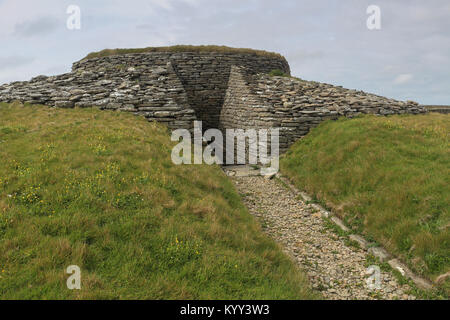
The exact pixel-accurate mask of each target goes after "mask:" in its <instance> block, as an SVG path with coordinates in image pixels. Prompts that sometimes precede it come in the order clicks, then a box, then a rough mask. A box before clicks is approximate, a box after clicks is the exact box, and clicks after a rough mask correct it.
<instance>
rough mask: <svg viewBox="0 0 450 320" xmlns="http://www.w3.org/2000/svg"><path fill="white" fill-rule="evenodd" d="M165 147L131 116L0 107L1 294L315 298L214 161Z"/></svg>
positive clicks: (159, 135)
mask: <svg viewBox="0 0 450 320" xmlns="http://www.w3.org/2000/svg"><path fill="white" fill-rule="evenodd" d="M172 145H173V143H172V142H170V139H169V135H168V132H167V131H166V129H165V128H164V127H163V126H161V125H158V124H150V123H148V122H147V121H146V120H144V119H141V118H137V117H135V116H133V115H130V114H125V113H115V112H106V111H99V110H95V109H84V110H83V109H72V110H63V109H51V108H45V107H38V106H33V107H30V106H25V107H23V106H11V105H6V104H0V158H1V159H2V161H1V162H0V248H1V250H0V272H1V273H0V298H3V299H10V298H21V299H41V298H45V299H72V298H73V299H91V298H92V299H125V298H132V299H181V298H183V299H210V298H214V299H238V298H242V299H267V298H270V299H305V298H312V297H313V295H312V294H311V293H310V292H309V290H308V289H307V283H306V280H305V277H304V275H303V274H300V273H299V272H298V271H296V269H295V267H294V265H293V263H291V261H290V259H289V258H287V257H286V256H285V255H284V254H283V253H282V251H281V250H280V248H279V247H278V246H277V245H276V244H275V243H274V242H272V241H271V240H269V239H268V238H267V237H266V236H265V235H263V233H262V231H261V230H260V227H259V226H258V223H257V222H256V221H255V220H254V219H253V217H251V216H250V215H249V213H248V212H247V211H246V209H245V207H244V206H243V205H242V203H241V201H240V198H239V196H238V195H237V193H236V192H235V189H234V187H233V185H232V184H231V182H229V181H228V179H227V178H226V177H225V175H224V174H223V173H222V171H221V170H220V168H218V167H215V166H206V165H192V166H187V165H182V166H176V165H174V164H172V162H171V159H170V153H171V148H172ZM69 265H78V266H79V267H80V268H81V286H82V288H81V290H69V289H67V287H66V280H67V278H68V275H67V274H66V273H65V270H66V268H67V267H68V266H69Z"/></svg>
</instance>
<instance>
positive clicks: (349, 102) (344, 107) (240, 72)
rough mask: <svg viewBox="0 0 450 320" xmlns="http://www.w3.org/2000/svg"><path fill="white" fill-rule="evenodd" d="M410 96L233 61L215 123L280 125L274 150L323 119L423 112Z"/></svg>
mask: <svg viewBox="0 0 450 320" xmlns="http://www.w3.org/2000/svg"><path fill="white" fill-rule="evenodd" d="M424 112H425V109H424V108H423V107H422V106H419V105H418V104H417V103H416V102H413V101H407V102H403V101H397V100H394V99H388V98H385V97H381V96H377V95H374V94H369V93H365V92H363V91H357V90H349V89H345V88H342V87H339V86H333V85H330V84H325V83H319V82H313V81H305V80H301V79H297V78H292V77H272V76H269V75H267V74H253V73H251V72H249V71H248V70H247V69H246V68H244V67H237V66H235V67H233V68H232V71H231V75H230V81H229V84H228V90H227V92H226V96H225V101H224V106H223V108H222V111H221V114H220V124H221V128H222V129H225V128H280V150H281V152H282V151H285V150H286V149H287V148H288V147H289V146H290V145H291V144H292V143H293V142H295V141H296V140H297V139H298V138H300V137H302V136H304V135H305V134H307V133H308V131H309V130H310V129H311V128H312V127H315V126H317V125H318V124H319V123H320V122H322V121H324V120H326V119H336V118H338V117H340V116H346V117H354V116H356V115H359V114H368V113H371V114H378V115H389V114H402V113H414V114H417V113H424Z"/></svg>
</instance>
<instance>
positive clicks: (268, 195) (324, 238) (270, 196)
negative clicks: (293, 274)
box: [230, 176, 415, 300]
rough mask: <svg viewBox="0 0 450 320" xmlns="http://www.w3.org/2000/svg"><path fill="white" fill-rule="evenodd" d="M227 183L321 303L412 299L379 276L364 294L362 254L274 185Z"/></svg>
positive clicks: (246, 180)
mask: <svg viewBox="0 0 450 320" xmlns="http://www.w3.org/2000/svg"><path fill="white" fill-rule="evenodd" d="M230 178H231V179H232V181H233V182H234V183H235V185H236V187H237V189H238V191H239V192H240V194H241V195H242V197H243V200H244V203H245V204H246V205H247V207H248V209H249V211H250V213H251V214H253V215H254V216H256V217H258V219H259V220H260V221H261V224H262V226H263V228H264V231H265V232H266V233H267V234H269V235H270V236H271V237H272V238H273V239H275V240H276V241H277V242H278V243H280V244H281V245H282V247H283V249H284V251H285V252H286V253H287V254H288V255H290V256H291V257H292V258H293V259H294V261H295V262H296V263H297V264H298V265H299V267H300V268H301V269H302V270H304V271H305V272H306V273H307V275H308V277H309V280H310V283H311V286H312V287H313V288H314V289H315V290H318V291H321V293H322V295H323V296H324V298H325V299H333V300H334V299H345V300H347V299H415V297H414V296H412V295H408V294H407V293H406V292H408V291H409V289H410V288H409V286H408V285H400V284H399V283H398V281H397V280H396V278H395V277H394V276H393V275H392V274H391V273H390V272H384V271H381V277H380V279H381V289H379V290H371V289H369V287H368V285H367V283H366V279H367V278H368V277H369V275H368V274H366V269H367V266H368V262H367V261H366V259H367V253H366V252H365V251H364V250H363V249H360V248H358V247H355V246H351V245H350V246H348V240H347V237H340V236H339V235H337V234H336V233H335V232H334V231H332V230H330V228H327V227H326V226H325V221H324V220H323V219H322V218H321V217H320V214H319V213H315V210H314V209H313V208H312V207H310V206H309V205H306V204H305V203H304V202H303V201H301V200H299V199H297V198H296V196H295V195H294V193H293V192H292V191H291V190H289V189H288V188H286V187H285V186H283V185H282V184H281V183H280V182H279V181H278V180H276V179H272V180H269V179H266V178H264V177H261V176H250V177H245V176H244V177H238V176H233V177H230ZM346 243H347V244H346Z"/></svg>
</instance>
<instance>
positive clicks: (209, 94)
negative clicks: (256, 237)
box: [0, 52, 425, 151]
mask: <svg viewBox="0 0 450 320" xmlns="http://www.w3.org/2000/svg"><path fill="white" fill-rule="evenodd" d="M275 69H277V70H281V71H283V72H284V73H286V74H287V75H289V74H290V69H289V64H288V63H287V61H286V60H285V59H284V58H282V57H281V56H279V57H277V56H276V55H258V54H253V53H217V52H196V53H195V52H149V53H133V54H122V55H113V56H107V57H101V58H94V59H88V60H82V61H79V62H76V63H74V64H73V67H72V71H71V72H69V73H66V74H62V75H58V76H50V77H46V76H38V77H35V78H33V79H31V80H30V81H21V82H13V83H10V84H5V85H2V86H0V101H4V102H11V101H14V100H19V101H22V102H28V103H31V104H44V105H48V106H54V107H62V108H72V107H99V108H101V109H109V110H120V111H126V112H132V113H134V114H137V115H142V116H144V117H146V118H147V119H148V120H149V121H159V122H163V123H165V124H167V125H168V127H169V128H171V129H176V128H187V129H192V128H193V121H194V120H201V121H203V129H204V130H206V129H208V128H220V129H227V128H239V129H246V128H256V129H257V128H266V129H267V128H273V127H277V128H281V132H280V147H281V151H284V150H286V149H287V148H288V147H289V146H290V145H291V144H292V143H293V142H294V141H296V140H297V139H298V138H300V137H302V136H304V135H305V134H306V133H307V132H308V131H309V130H310V128H312V127H314V126H316V125H317V124H319V123H320V122H321V121H323V120H325V119H330V118H337V117H339V116H346V117H353V116H355V115H358V114H361V113H373V114H380V115H387V114H396V113H422V112H425V109H424V108H423V107H421V106H419V105H418V104H417V103H415V102H410V101H408V102H401V101H396V100H393V99H387V98H384V97H380V96H376V95H373V94H368V93H365V92H362V91H356V90H348V89H344V88H342V87H337V86H332V85H329V84H324V83H317V82H312V81H304V80H300V79H296V78H291V77H271V76H269V75H268V73H269V72H270V71H272V70H275Z"/></svg>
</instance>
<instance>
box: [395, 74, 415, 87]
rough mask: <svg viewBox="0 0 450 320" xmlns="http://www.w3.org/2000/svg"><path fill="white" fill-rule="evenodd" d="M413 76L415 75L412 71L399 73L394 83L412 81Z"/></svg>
mask: <svg viewBox="0 0 450 320" xmlns="http://www.w3.org/2000/svg"><path fill="white" fill-rule="evenodd" d="M412 78H413V75H412V74H411V73H404V74H399V75H398V76H397V77H396V78H395V79H394V83H395V84H405V83H407V82H409V81H411V80H412Z"/></svg>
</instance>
